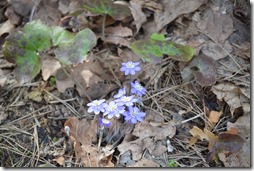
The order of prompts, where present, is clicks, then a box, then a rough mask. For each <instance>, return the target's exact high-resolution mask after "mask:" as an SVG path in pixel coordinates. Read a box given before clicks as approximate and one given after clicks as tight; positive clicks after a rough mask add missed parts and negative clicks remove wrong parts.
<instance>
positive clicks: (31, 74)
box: [14, 50, 41, 83]
mask: <svg viewBox="0 0 254 171" xmlns="http://www.w3.org/2000/svg"><path fill="white" fill-rule="evenodd" d="M16 65H17V66H16V68H15V71H14V73H15V76H16V79H17V81H18V82H21V83H25V82H28V81H31V80H32V79H34V78H35V77H36V76H37V75H38V74H39V72H40V69H41V58H40V57H39V56H38V55H37V53H36V52H35V51H29V50H26V51H25V53H24V54H22V55H20V56H17V58H16Z"/></svg>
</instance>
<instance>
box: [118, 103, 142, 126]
mask: <svg viewBox="0 0 254 171" xmlns="http://www.w3.org/2000/svg"><path fill="white" fill-rule="evenodd" d="M128 109H129V110H128V111H126V112H124V113H123V115H124V116H125V117H124V119H125V120H126V121H129V122H130V123H133V124H136V123H137V122H138V121H139V122H143V118H142V117H144V116H146V113H144V112H141V111H140V110H139V108H137V107H132V106H130V107H128Z"/></svg>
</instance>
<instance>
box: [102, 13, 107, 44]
mask: <svg viewBox="0 0 254 171" xmlns="http://www.w3.org/2000/svg"><path fill="white" fill-rule="evenodd" d="M105 23H106V14H103V20H102V40H104V39H105Z"/></svg>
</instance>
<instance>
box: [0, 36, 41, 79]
mask: <svg viewBox="0 0 254 171" xmlns="http://www.w3.org/2000/svg"><path fill="white" fill-rule="evenodd" d="M27 42H28V40H27V37H25V36H24V35H23V34H21V33H19V32H17V33H14V34H12V35H9V36H8V37H7V38H6V40H5V43H4V45H3V54H4V57H5V58H6V60H8V61H9V62H12V63H15V64H16V65H17V66H16V68H15V77H16V79H17V80H18V81H19V82H28V81H31V80H32V79H33V78H35V77H36V75H37V74H38V73H39V72H40V67H41V60H40V57H39V56H38V55H37V52H36V51H35V50H30V49H27V47H29V45H28V43H27Z"/></svg>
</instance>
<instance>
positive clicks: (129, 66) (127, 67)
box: [120, 61, 141, 75]
mask: <svg viewBox="0 0 254 171" xmlns="http://www.w3.org/2000/svg"><path fill="white" fill-rule="evenodd" d="M138 65H139V62H131V61H128V62H126V63H122V67H121V68H120V71H122V72H124V75H129V74H131V75H135V73H136V72H137V71H140V70H141V68H140V67H139V66H138Z"/></svg>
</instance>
